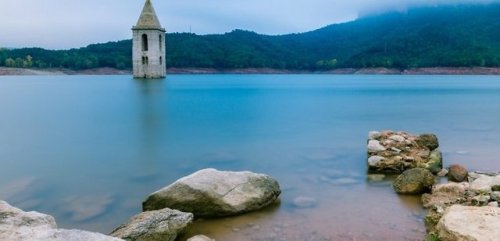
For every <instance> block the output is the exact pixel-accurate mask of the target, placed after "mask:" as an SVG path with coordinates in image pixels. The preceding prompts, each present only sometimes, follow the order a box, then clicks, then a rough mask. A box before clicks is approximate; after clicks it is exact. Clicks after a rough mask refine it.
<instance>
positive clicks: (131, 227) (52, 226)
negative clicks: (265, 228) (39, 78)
mask: <svg viewBox="0 0 500 241" xmlns="http://www.w3.org/2000/svg"><path fill="white" fill-rule="evenodd" d="M280 194H281V190H280V187H279V184H278V182H277V181H276V180H275V179H273V178H272V177H270V176H268V175H264V174H256V173H252V172H226V171H218V170H215V169H204V170H201V171H198V172H196V173H193V174H191V175H189V176H186V177H184V178H181V179H179V180H178V181H176V182H174V183H173V184H171V185H169V186H167V187H165V188H163V189H161V190H158V191H156V192H154V193H152V194H151V195H149V196H148V197H147V198H146V201H144V203H143V212H142V213H140V214H138V215H136V216H134V217H132V218H130V220H129V221H128V222H127V223H125V224H123V225H121V226H120V227H118V228H117V229H115V230H114V231H113V232H112V233H111V234H110V236H106V235H103V234H98V233H91V232H86V231H81V230H63V229H57V225H56V223H55V221H54V218H53V217H51V216H49V215H45V214H40V213H36V212H24V211H22V210H20V209H17V208H14V207H12V206H10V205H8V204H7V203H6V202H3V201H2V202H0V240H10V241H31V240H33V241H35V240H36V241H80V240H93V241H120V240H122V241H123V240H126V241H174V240H176V239H177V238H178V237H179V236H180V235H181V234H182V233H184V232H185V231H186V229H187V228H188V227H189V225H190V224H191V223H192V222H193V219H194V218H197V217H209V218H217V217H225V216H233V215H240V214H243V213H247V212H251V211H255V210H258V209H261V208H264V207H266V206H268V205H270V204H272V203H273V202H275V201H276V200H277V199H278V197H279V195H280ZM188 241H213V239H211V238H209V237H206V236H203V235H197V236H194V237H192V238H190V239H188Z"/></svg>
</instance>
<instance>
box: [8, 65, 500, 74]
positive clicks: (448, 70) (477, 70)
mask: <svg viewBox="0 0 500 241" xmlns="http://www.w3.org/2000/svg"><path fill="white" fill-rule="evenodd" d="M167 74H325V75H500V67H491V68H490V67H426V68H410V69H403V70H401V69H394V68H341V69H334V70H327V71H308V70H284V69H271V68H247V69H212V68H168V69H167ZM43 75H132V71H131V70H121V69H115V68H96V69H85V70H71V69H64V68H49V69H34V68H31V69H28V68H8V67H0V76H43Z"/></svg>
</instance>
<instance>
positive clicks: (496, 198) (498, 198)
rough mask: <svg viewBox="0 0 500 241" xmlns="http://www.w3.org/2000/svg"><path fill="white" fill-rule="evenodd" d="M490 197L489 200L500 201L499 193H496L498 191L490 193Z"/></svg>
mask: <svg viewBox="0 0 500 241" xmlns="http://www.w3.org/2000/svg"><path fill="white" fill-rule="evenodd" d="M490 196H491V200H493V201H500V192H498V191H495V192H491V194H490Z"/></svg>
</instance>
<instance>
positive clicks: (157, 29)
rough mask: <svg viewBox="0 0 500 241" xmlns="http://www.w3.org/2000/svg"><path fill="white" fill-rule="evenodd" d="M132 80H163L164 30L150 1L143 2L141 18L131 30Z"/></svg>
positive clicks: (164, 73) (164, 67) (164, 72)
mask: <svg viewBox="0 0 500 241" xmlns="http://www.w3.org/2000/svg"><path fill="white" fill-rule="evenodd" d="M132 33H133V35H134V36H133V41H132V42H133V43H132V61H133V67H134V78H141V79H142V78H146V79H154V78H165V76H166V72H167V68H166V64H165V63H166V61H165V60H166V57H165V56H166V55H165V54H166V53H165V51H166V48H165V46H166V45H165V29H164V28H162V26H161V24H160V21H159V20H158V17H157V16H156V12H155V10H154V8H153V4H152V3H151V0H145V3H144V7H143V9H142V12H141V16H140V17H139V20H138V21H137V24H136V25H135V26H134V27H133V28H132Z"/></svg>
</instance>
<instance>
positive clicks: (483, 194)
mask: <svg viewBox="0 0 500 241" xmlns="http://www.w3.org/2000/svg"><path fill="white" fill-rule="evenodd" d="M438 147H439V142H438V139H437V137H436V135H434V134H422V135H419V136H416V135H412V134H409V133H407V132H394V131H382V132H378V131H372V132H370V133H369V134H368V145H367V149H368V159H367V165H368V169H369V171H370V172H374V173H377V174H378V175H384V174H391V173H401V174H400V175H399V176H398V177H397V178H396V179H395V180H394V183H393V188H394V191H395V192H396V193H398V194H401V195H422V196H421V199H422V203H423V207H424V208H425V209H427V215H426V217H425V219H424V222H425V226H426V229H427V232H428V237H427V240H429V241H431V240H440V241H494V240H497V238H498V237H500V208H499V202H500V173H477V172H469V171H468V170H467V169H466V168H465V167H463V166H461V165H457V164H455V165H451V166H449V167H448V168H443V160H442V155H441V152H440V151H439V150H438ZM445 177H447V178H446V179H447V180H448V182H447V183H440V182H442V180H441V179H443V178H445Z"/></svg>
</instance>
